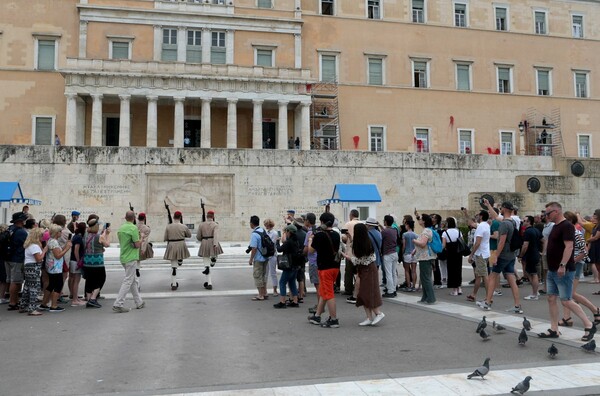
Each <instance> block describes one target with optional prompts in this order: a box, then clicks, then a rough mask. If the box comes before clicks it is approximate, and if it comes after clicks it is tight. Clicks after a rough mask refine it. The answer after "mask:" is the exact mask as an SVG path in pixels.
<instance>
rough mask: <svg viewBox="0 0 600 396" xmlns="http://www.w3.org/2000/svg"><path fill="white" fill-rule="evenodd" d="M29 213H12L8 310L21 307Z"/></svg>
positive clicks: (7, 280) (8, 246) (9, 242)
mask: <svg viewBox="0 0 600 396" xmlns="http://www.w3.org/2000/svg"><path fill="white" fill-rule="evenodd" d="M25 220H27V215H26V214H25V213H23V212H16V213H13V215H12V220H11V221H10V222H11V223H12V224H13V225H11V226H10V227H9V229H8V232H9V236H8V238H9V239H8V244H7V251H6V252H2V253H3V254H6V256H5V257H6V283H7V284H9V285H10V286H9V289H8V292H9V294H10V299H9V301H8V310H9V311H17V310H18V309H19V291H20V290H21V284H22V283H23V277H24V273H23V271H24V269H23V266H24V265H25V248H24V247H23V244H24V243H25V240H26V239H27V231H25V228H24V225H25Z"/></svg>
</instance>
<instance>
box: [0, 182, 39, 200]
mask: <svg viewBox="0 0 600 396" xmlns="http://www.w3.org/2000/svg"><path fill="white" fill-rule="evenodd" d="M0 202H10V203H16V204H25V205H41V204H42V201H38V200H36V199H31V198H25V197H24V196H23V191H22V190H21V185H20V184H19V182H0Z"/></svg>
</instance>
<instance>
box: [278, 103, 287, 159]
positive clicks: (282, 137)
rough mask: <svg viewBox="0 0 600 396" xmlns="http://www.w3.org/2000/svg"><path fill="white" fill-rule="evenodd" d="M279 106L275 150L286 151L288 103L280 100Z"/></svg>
mask: <svg viewBox="0 0 600 396" xmlns="http://www.w3.org/2000/svg"><path fill="white" fill-rule="evenodd" d="M277 103H278V104H279V120H278V121H277V148H278V149H279V150H285V149H287V140H288V114H287V110H288V103H289V102H288V101H285V100H280V101H279V102H277Z"/></svg>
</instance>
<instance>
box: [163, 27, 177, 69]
mask: <svg viewBox="0 0 600 396" xmlns="http://www.w3.org/2000/svg"><path fill="white" fill-rule="evenodd" d="M161 59H162V60H163V61H167V62H171V61H176V60H177V29H163V43H162V53H161Z"/></svg>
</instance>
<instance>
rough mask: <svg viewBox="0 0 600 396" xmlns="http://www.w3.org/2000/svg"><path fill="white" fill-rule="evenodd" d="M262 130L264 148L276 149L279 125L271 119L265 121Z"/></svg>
mask: <svg viewBox="0 0 600 396" xmlns="http://www.w3.org/2000/svg"><path fill="white" fill-rule="evenodd" d="M262 130H263V133H262V141H263V148H270V149H274V148H275V135H276V131H277V124H276V123H275V122H274V121H271V120H270V119H263V123H262Z"/></svg>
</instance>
